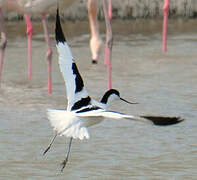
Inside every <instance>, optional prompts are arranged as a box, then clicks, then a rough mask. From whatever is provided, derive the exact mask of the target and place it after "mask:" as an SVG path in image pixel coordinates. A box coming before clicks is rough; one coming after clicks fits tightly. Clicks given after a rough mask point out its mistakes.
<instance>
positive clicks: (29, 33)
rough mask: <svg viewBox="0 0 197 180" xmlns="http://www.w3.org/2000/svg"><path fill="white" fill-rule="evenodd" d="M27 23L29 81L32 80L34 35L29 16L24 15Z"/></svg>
mask: <svg viewBox="0 0 197 180" xmlns="http://www.w3.org/2000/svg"><path fill="white" fill-rule="evenodd" d="M24 17H25V20H26V23H27V31H26V33H27V43H28V47H27V55H28V79H29V80H30V79H31V78H32V34H33V26H32V23H31V20H30V18H29V15H28V14H25V15H24Z"/></svg>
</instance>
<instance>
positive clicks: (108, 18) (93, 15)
mask: <svg viewBox="0 0 197 180" xmlns="http://www.w3.org/2000/svg"><path fill="white" fill-rule="evenodd" d="M102 3H103V11H104V16H105V23H106V43H105V65H107V69H108V89H111V88H112V44H113V36H112V27H111V22H112V0H108V2H107V0H103V1H102ZM88 13H89V22H90V32H91V39H90V50H91V53H92V63H93V64H97V61H98V57H99V52H100V49H101V45H102V40H101V37H100V33H99V26H98V19H97V0H88Z"/></svg>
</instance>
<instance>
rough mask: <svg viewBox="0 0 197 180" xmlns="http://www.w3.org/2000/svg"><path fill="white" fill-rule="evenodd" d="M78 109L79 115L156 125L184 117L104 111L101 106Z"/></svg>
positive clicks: (180, 120) (164, 124)
mask: <svg viewBox="0 0 197 180" xmlns="http://www.w3.org/2000/svg"><path fill="white" fill-rule="evenodd" d="M81 112H82V111H78V116H80V117H104V118H111V119H128V120H132V121H137V122H143V123H148V124H154V125H156V126H169V125H173V124H177V123H180V122H182V121H183V120H184V119H182V118H180V117H167V116H166V117H165V116H135V115H128V114H123V113H119V112H115V111H106V110H104V109H101V108H91V109H90V108H89V109H84V110H83V113H81Z"/></svg>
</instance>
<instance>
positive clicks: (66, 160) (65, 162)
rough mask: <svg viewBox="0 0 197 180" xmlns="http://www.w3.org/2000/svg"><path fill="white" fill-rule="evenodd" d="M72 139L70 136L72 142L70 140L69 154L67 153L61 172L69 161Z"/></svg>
mask: <svg viewBox="0 0 197 180" xmlns="http://www.w3.org/2000/svg"><path fill="white" fill-rule="evenodd" d="M72 140H73V138H72V137H71V138H70V142H69V147H68V152H67V155H66V159H65V160H64V161H63V162H62V164H61V165H62V169H61V172H63V170H64V168H65V166H66V164H67V162H68V157H69V154H70V149H71V144H72Z"/></svg>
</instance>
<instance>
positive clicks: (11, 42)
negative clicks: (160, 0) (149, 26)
mask: <svg viewBox="0 0 197 180" xmlns="http://www.w3.org/2000/svg"><path fill="white" fill-rule="evenodd" d="M88 39H89V36H88V35H80V36H77V37H75V38H70V39H69V42H70V44H71V46H72V50H73V54H74V56H75V57H76V61H77V64H78V67H79V69H80V72H81V74H82V76H83V77H84V81H85V84H86V86H87V88H88V91H89V94H90V95H91V96H92V97H94V98H95V99H99V98H100V97H101V96H102V95H103V93H104V91H105V90H106V88H107V73H106V69H105V67H104V65H103V53H102V55H101V58H100V61H99V64H98V65H97V66H93V65H91V63H90V50H89V47H88ZM52 44H53V50H54V55H53V59H54V61H53V94H52V95H48V94H47V85H46V81H47V76H46V70H47V68H46V60H45V57H44V55H45V49H46V48H45V43H44V41H43V38H42V36H41V37H40V35H37V36H34V41H33V79H32V81H31V82H28V81H27V77H26V76H27V68H26V67H27V62H26V57H27V55H26V38H25V37H24V36H14V37H10V38H9V39H8V48H7V51H6V59H5V63H4V71H3V82H2V86H1V90H0V119H1V126H0V137H1V138H0V139H1V140H0V179H2V180H5V179H6V180H10V179H14V180H21V179H28V180H35V179H36V180H44V179H47V180H56V179H57V180H63V179H76V178H77V179H99V180H100V179H140V180H141V179H151V180H152V179H161V180H163V179H172V180H174V179H178V180H180V179H182V180H185V179H197V161H196V157H197V142H196V131H197V122H196V116H197V112H196V109H197V70H196V69H197V50H196V49H197V34H195V33H185V34H184V33H182V34H173V35H171V36H170V37H169V41H168V45H169V46H168V47H169V51H168V52H167V53H166V54H164V53H162V51H161V34H157V33H156V34H150V35H147V34H146V35H143V34H135V35H128V36H115V39H114V49H113V87H114V88H117V89H119V90H120V92H121V95H122V97H123V98H126V99H128V100H134V101H136V102H139V103H140V104H138V105H127V104H124V103H121V102H116V103H115V104H114V105H113V106H112V108H111V109H113V110H117V111H120V112H124V113H130V114H139V115H144V114H146V115H148V114H149V115H154V114H155V115H166V116H167V115H170V116H181V117H183V118H185V119H186V121H185V122H183V123H181V124H178V125H175V126H171V127H156V126H151V125H146V124H142V123H136V122H131V121H127V120H121V121H118V120H111V119H107V120H106V121H104V122H103V123H101V124H99V125H97V126H95V127H93V128H91V129H90V134H91V138H90V140H88V141H87V140H85V141H79V140H75V141H74V142H73V146H72V151H71V156H70V159H69V162H68V164H67V167H66V168H65V170H64V172H63V173H60V163H61V162H62V160H63V159H64V157H65V152H66V149H67V145H68V139H66V138H65V137H59V138H57V140H56V141H55V143H54V146H53V147H52V149H51V150H50V151H49V152H48V154H47V155H46V156H44V157H43V156H42V153H43V151H44V149H45V148H46V147H47V145H48V143H49V141H50V139H51V137H52V136H53V132H52V129H51V127H50V126H49V123H48V120H47V119H46V113H45V112H46V109H47V108H51V107H53V108H65V106H66V96H65V88H64V82H63V79H62V77H61V74H60V72H59V69H58V66H57V53H56V49H55V42H54V41H53V42H52ZM65 143H66V144H65Z"/></svg>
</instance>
